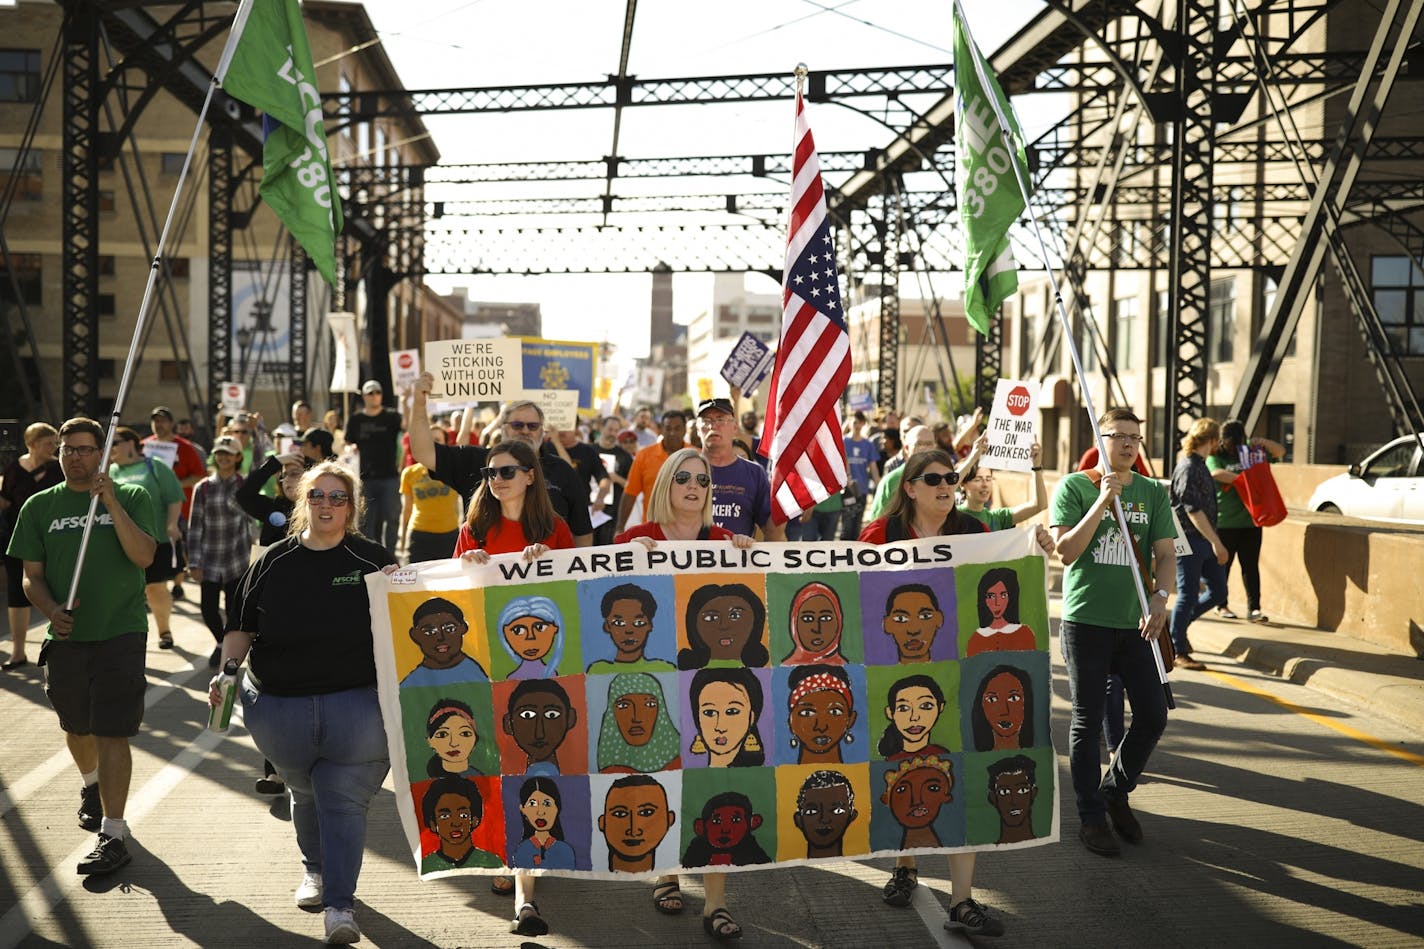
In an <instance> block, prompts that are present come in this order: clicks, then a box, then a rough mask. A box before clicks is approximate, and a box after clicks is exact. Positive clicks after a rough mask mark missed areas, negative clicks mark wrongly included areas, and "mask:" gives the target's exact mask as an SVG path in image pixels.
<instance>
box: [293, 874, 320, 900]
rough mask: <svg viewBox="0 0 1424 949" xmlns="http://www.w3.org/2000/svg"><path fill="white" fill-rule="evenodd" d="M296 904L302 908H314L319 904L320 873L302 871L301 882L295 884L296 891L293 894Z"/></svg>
mask: <svg viewBox="0 0 1424 949" xmlns="http://www.w3.org/2000/svg"><path fill="white" fill-rule="evenodd" d="M293 896H294V897H295V899H296V902H297V905H298V906H300V907H301V908H302V909H314V908H316V907H319V906H321V874H320V873H310V872H308V873H303V874H302V882H301V883H300V884H298V886H297V892H296V893H295V894H293Z"/></svg>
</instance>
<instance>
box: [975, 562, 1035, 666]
mask: <svg viewBox="0 0 1424 949" xmlns="http://www.w3.org/2000/svg"><path fill="white" fill-rule="evenodd" d="M954 582H955V592H956V596H957V603H958V606H957V610H958V626H959V654H960V655H961V656H977V655H980V654H982V653H985V652H1006V651H1023V650H1045V651H1046V650H1047V649H1048V598H1047V594H1046V592H1045V585H1044V563H1043V559H1042V558H1041V557H1024V558H1022V559H1020V560H1011V561H1005V562H1004V563H999V564H964V565H962V566H959V567H956V568H955V574H954Z"/></svg>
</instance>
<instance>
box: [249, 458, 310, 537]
mask: <svg viewBox="0 0 1424 949" xmlns="http://www.w3.org/2000/svg"><path fill="white" fill-rule="evenodd" d="M281 473H282V463H281V462H280V461H278V460H277V456H276V455H268V456H267V460H266V461H264V462H262V467H260V468H258V469H257V470H256V471H254V472H252V474H250V475H248V476H247V477H246V478H244V479H242V484H240V485H239V486H238V488H237V496H236V497H237V506H238V507H240V508H242V509H243V510H244V511H246V512H247V514H248V516H249V517H255V518H257V521H258V523H259V524H261V525H262V533H261V536H260V537H259V538H258V539H257V543H259V544H261V545H262V546H263V547H269V546H271V545H272V544H275V543H276V542H277V541H279V540H281V539H282V538H283V537H286V536H287V522H288V521H290V520H291V519H292V508H294V507H295V506H296V505H294V504H293V503H292V502H291V501H289V500H287V496H286V495H285V494H278V496H277V497H275V498H269V497H267V495H265V494H263V493H262V486H263V485H264V484H266V483H267V482H268V481H270V480H271V479H272V476H273V475H277V474H281ZM273 514H280V515H282V516H281V517H280V518H277V520H278V521H280V523H273V518H272V515H273Z"/></svg>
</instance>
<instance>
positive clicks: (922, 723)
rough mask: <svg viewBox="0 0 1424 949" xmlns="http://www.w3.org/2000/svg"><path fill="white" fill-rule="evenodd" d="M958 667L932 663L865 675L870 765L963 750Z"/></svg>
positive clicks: (881, 669)
mask: <svg viewBox="0 0 1424 949" xmlns="http://www.w3.org/2000/svg"><path fill="white" fill-rule="evenodd" d="M960 665H961V664H960V663H957V662H933V663H928V664H924V665H919V664H917V665H910V666H900V665H896V666H871V667H869V668H868V669H867V670H866V691H867V692H868V693H869V697H868V699H867V705H868V706H869V708H868V710H867V711H868V714H867V717H868V719H869V721H870V723H871V724H870V741H871V743H872V744H873V745H874V748H875V751H874V753H873V754H872V755H871V758H872V759H880V760H895V759H898V758H901V757H904V756H905V755H913V754H926V753H942V752H952V751H960V750H962V748H963V747H964V746H963V739H962V738H961V733H960V723H959V717H960V705H959V695H960V691H961V688H960V675H961V669H960ZM941 700H943V705H942V706H941V705H940V702H941Z"/></svg>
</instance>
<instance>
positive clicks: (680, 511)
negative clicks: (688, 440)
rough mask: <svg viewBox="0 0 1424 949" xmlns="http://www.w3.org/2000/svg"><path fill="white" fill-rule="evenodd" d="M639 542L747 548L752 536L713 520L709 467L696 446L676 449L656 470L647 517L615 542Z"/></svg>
mask: <svg viewBox="0 0 1424 949" xmlns="http://www.w3.org/2000/svg"><path fill="white" fill-rule="evenodd" d="M634 540H636V541H638V542H639V543H640V544H643V545H644V546H646V547H649V548H651V547H654V546H656V544H657V541H660V540H730V541H731V542H732V543H733V544H735V545H736V546H738V547H743V548H745V547H750V546H751V545H752V539H751V538H750V537H748V536H747V535H745V534H733V533H732V532H731V531H729V530H727V529H726V528H725V527H718V526H717V525H716V524H713V523H712V469H711V467H710V466H709V465H708V464H707V459H706V458H704V457H702V453H701V452H699V451H698V450H697V449H696V448H679V449H678V450H677V451H675V452H673V453H672V454H671V455H669V456H668V459H667V461H665V462H663V466H662V467H661V468H659V469H658V477H657V480H656V481H654V482H653V490H652V491H650V492H649V493H648V520H647V522H646V523H643V524H639V525H638V526H637V527H630V528H628V529H627V530H626V531H624V532H623V533H621V534H619V535H618V536H617V537H615V538H613V542H614V543H615V544H626V543H628V542H629V541H634Z"/></svg>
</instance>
